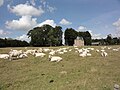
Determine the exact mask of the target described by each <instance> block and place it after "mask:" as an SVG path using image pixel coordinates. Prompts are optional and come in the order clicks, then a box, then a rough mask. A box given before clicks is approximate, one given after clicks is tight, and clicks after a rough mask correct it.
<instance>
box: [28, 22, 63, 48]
mask: <svg viewBox="0 0 120 90" xmlns="http://www.w3.org/2000/svg"><path fill="white" fill-rule="evenodd" d="M62 33H63V32H62V27H61V26H56V27H55V28H53V27H52V26H50V25H47V24H46V25H43V26H41V27H35V28H33V29H32V30H30V31H29V32H28V34H27V35H28V36H29V37H31V42H30V44H31V45H32V46H60V45H62Z"/></svg>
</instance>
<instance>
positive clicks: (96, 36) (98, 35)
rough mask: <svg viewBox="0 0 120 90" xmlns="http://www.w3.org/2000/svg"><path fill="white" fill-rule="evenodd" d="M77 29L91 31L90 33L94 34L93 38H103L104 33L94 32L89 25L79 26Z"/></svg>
mask: <svg viewBox="0 0 120 90" xmlns="http://www.w3.org/2000/svg"><path fill="white" fill-rule="evenodd" d="M77 31H80V32H85V31H89V33H90V34H91V36H92V39H101V38H102V35H101V34H100V33H98V34H96V33H93V31H92V30H90V29H88V28H87V27H85V26H79V27H78V29H77Z"/></svg>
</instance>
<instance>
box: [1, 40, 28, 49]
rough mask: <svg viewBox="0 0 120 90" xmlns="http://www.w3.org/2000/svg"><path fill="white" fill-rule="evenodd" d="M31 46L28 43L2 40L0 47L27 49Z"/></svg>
mask: <svg viewBox="0 0 120 90" xmlns="http://www.w3.org/2000/svg"><path fill="white" fill-rule="evenodd" d="M25 46H29V43H27V42H26V41H20V40H13V39H0V47H25Z"/></svg>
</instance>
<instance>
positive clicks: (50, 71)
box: [0, 46, 120, 90]
mask: <svg viewBox="0 0 120 90" xmlns="http://www.w3.org/2000/svg"><path fill="white" fill-rule="evenodd" d="M85 47H88V46H85ZM111 47H112V48H118V47H120V46H111ZM30 48H32V49H35V48H39V47H28V49H30ZM50 48H53V49H57V48H60V47H50ZM70 48H72V51H71V52H67V53H65V54H63V55H58V54H56V55H58V56H60V57H62V58H63V60H62V61H60V62H50V61H49V60H48V54H47V55H46V56H45V57H43V58H41V57H34V56H32V55H29V57H28V58H24V59H19V60H13V61H9V60H4V59H0V90H113V87H114V84H118V85H120V50H119V51H118V52H116V51H113V50H112V49H111V50H108V49H106V52H107V53H108V56H107V57H102V56H101V55H100V53H97V52H95V51H91V52H90V53H91V54H92V56H91V57H84V58H83V57H80V56H79V54H78V53H76V52H75V49H74V47H70ZM94 48H96V49H100V48H101V46H95V47H94ZM10 49H11V48H0V54H1V53H8V52H9V51H10ZM13 49H23V50H24V48H13Z"/></svg>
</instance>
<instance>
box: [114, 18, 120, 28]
mask: <svg viewBox="0 0 120 90" xmlns="http://www.w3.org/2000/svg"><path fill="white" fill-rule="evenodd" d="M113 25H114V26H116V27H117V28H120V18H119V19H118V20H117V21H116V22H114V23H113Z"/></svg>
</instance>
